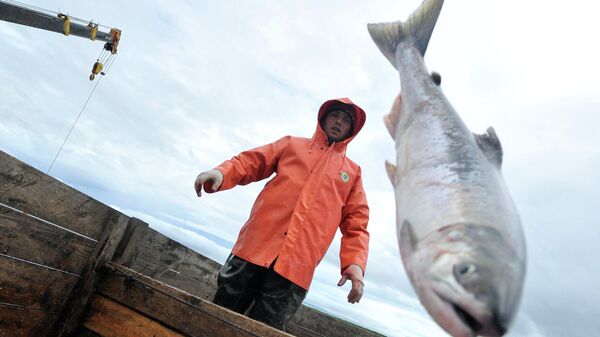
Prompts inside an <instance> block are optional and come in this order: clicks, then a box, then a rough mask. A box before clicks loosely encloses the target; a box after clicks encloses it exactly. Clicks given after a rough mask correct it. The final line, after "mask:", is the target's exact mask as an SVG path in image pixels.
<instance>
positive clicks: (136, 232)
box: [112, 218, 148, 266]
mask: <svg viewBox="0 0 600 337" xmlns="http://www.w3.org/2000/svg"><path fill="white" fill-rule="evenodd" d="M147 232H148V224H147V223H145V222H143V221H142V220H140V219H137V218H130V219H129V223H127V228H126V229H125V233H124V234H123V239H122V240H121V242H120V243H119V245H118V247H117V249H116V250H115V254H114V256H113V259H112V260H113V261H114V262H115V263H118V264H120V265H123V266H129V265H130V264H131V261H132V260H133V257H134V254H135V252H136V250H137V248H138V246H139V245H140V242H142V240H144V238H145V235H146V233H147Z"/></svg>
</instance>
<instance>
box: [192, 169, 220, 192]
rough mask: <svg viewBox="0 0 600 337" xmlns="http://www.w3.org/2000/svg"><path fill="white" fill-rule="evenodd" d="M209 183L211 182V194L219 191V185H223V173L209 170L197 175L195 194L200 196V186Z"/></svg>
mask: <svg viewBox="0 0 600 337" xmlns="http://www.w3.org/2000/svg"><path fill="white" fill-rule="evenodd" d="M209 182H212V186H211V189H212V192H215V191H216V190H218V189H219V187H221V183H223V173H221V172H220V171H219V170H210V171H206V172H202V173H200V174H199V175H198V178H196V182H195V183H194V188H195V189H196V194H197V195H198V196H199V197H200V196H201V195H202V186H204V183H209ZM204 190H205V191H208V190H207V189H206V187H205V188H204Z"/></svg>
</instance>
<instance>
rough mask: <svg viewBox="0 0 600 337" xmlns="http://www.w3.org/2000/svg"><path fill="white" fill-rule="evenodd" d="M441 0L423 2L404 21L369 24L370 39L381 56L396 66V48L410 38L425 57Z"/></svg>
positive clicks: (440, 6) (442, 2)
mask: <svg viewBox="0 0 600 337" xmlns="http://www.w3.org/2000/svg"><path fill="white" fill-rule="evenodd" d="M443 4H444V1H443V0H425V1H423V3H422V4H421V5H420V6H419V8H417V9H416V10H415V11H414V12H413V13H412V14H411V15H410V16H409V17H408V19H407V20H406V22H405V23H403V22H402V21H394V22H385V23H370V24H368V25H367V29H368V30H369V34H371V38H372V39H373V41H374V42H375V44H376V45H377V47H378V48H379V50H381V52H382V53H383V55H384V56H385V57H386V58H387V59H388V61H390V62H391V63H392V65H393V66H394V68H396V69H398V67H397V65H396V48H397V47H398V44H399V43H400V42H402V41H404V40H406V39H407V38H410V39H411V40H412V42H413V43H414V45H415V47H416V48H417V49H418V50H419V52H420V53H421V55H425V51H426V50H427V45H428V44H429V39H430V38H431V33H433V28H434V27H435V23H436V22H437V19H438V17H439V15H440V11H441V10H442V5H443Z"/></svg>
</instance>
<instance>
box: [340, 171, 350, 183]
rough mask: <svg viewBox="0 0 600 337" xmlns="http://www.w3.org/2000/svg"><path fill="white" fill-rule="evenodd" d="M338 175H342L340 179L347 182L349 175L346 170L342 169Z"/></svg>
mask: <svg viewBox="0 0 600 337" xmlns="http://www.w3.org/2000/svg"><path fill="white" fill-rule="evenodd" d="M340 176H341V177H342V181H343V182H345V183H347V182H348V180H350V176H349V175H348V173H347V172H344V171H342V173H341V174H340Z"/></svg>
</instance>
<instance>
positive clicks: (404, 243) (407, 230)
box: [398, 220, 417, 259]
mask: <svg viewBox="0 0 600 337" xmlns="http://www.w3.org/2000/svg"><path fill="white" fill-rule="evenodd" d="M398 235H399V237H398V242H399V243H400V244H399V246H400V254H402V258H403V259H406V258H407V257H408V256H410V255H411V254H412V252H413V251H414V250H415V247H416V246H417V238H416V235H415V232H414V230H413V228H412V225H411V224H410V222H408V220H404V222H403V223H402V227H401V228H400V232H399V233H398Z"/></svg>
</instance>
